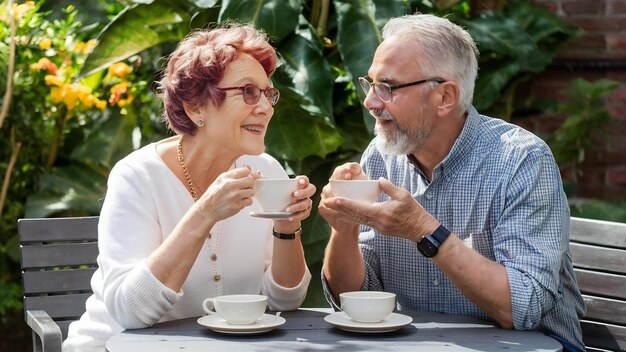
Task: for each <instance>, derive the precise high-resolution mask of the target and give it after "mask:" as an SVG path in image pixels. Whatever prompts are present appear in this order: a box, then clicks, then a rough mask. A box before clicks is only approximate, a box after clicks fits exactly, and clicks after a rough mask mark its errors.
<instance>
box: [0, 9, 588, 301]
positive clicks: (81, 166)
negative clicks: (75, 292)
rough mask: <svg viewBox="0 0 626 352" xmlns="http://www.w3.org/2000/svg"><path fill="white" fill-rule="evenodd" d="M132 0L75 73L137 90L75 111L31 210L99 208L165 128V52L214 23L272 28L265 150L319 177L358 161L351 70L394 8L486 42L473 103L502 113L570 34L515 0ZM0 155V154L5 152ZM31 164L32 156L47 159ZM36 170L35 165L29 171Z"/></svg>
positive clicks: (363, 68)
mask: <svg viewBox="0 0 626 352" xmlns="http://www.w3.org/2000/svg"><path fill="white" fill-rule="evenodd" d="M501 2H502V3H504V2H503V1H501ZM127 3H129V4H130V5H129V6H128V7H126V8H125V9H124V10H122V11H121V12H119V13H116V14H115V16H114V17H112V19H111V20H110V21H109V22H108V23H107V24H106V26H105V27H104V28H103V29H102V31H101V32H100V34H99V35H98V37H97V41H98V44H97V46H96V47H95V48H94V50H93V51H92V52H91V53H90V54H89V56H88V57H87V58H86V61H85V62H84V64H82V65H81V68H80V69H81V72H80V75H79V76H78V77H75V78H74V79H76V80H78V79H88V80H91V79H93V80H94V82H101V79H102V77H103V76H104V75H105V73H104V72H105V71H104V70H107V69H108V68H109V67H111V66H112V65H114V64H117V63H118V62H120V61H124V62H126V63H127V64H128V65H129V66H130V67H133V74H134V75H135V76H134V78H133V80H129V81H130V82H132V83H133V85H135V86H136V87H137V89H136V91H135V92H134V96H135V98H134V100H133V101H132V102H130V103H129V104H127V105H125V106H124V112H125V115H124V114H122V113H121V112H120V110H119V109H118V110H113V109H110V108H107V109H106V110H105V111H103V112H99V113H97V114H94V115H90V116H89V117H88V118H85V119H82V120H80V119H76V120H70V121H80V124H69V125H66V126H65V127H64V136H65V139H64V140H63V143H62V145H61V146H60V148H59V156H60V157H59V158H57V159H56V161H55V162H54V168H53V169H50V170H47V171H46V173H45V174H44V175H43V177H41V184H40V186H39V189H40V192H38V193H36V194H35V195H32V196H30V197H29V198H28V204H27V208H26V215H27V216H51V215H54V214H59V213H63V214H75V213H77V212H78V213H89V214H97V213H98V209H99V206H100V203H99V202H100V199H101V198H102V196H103V194H104V192H105V180H106V175H107V174H108V170H109V168H110V167H111V165H113V163H114V162H115V161H117V160H118V159H119V158H120V157H121V156H123V155H125V154H127V153H128V152H130V151H131V150H133V149H135V148H137V147H138V146H140V145H143V144H145V143H147V142H150V141H152V140H155V139H158V138H161V137H163V136H165V131H163V129H162V125H161V124H160V122H159V117H158V115H159V112H160V108H159V106H158V101H157V100H156V99H155V98H154V96H153V95H152V94H151V93H150V92H149V91H148V90H147V89H146V87H148V86H149V82H150V81H151V80H152V78H153V77H154V76H155V75H157V73H158V70H159V69H160V66H161V65H162V64H163V61H162V60H161V58H162V57H164V56H166V55H167V54H168V53H169V52H171V50H172V49H173V47H174V45H176V43H177V42H178V41H179V40H180V39H182V38H183V37H184V36H185V35H186V34H187V33H188V32H189V31H191V30H194V29H196V28H203V27H206V26H207V25H209V24H210V23H218V22H222V21H226V20H236V21H239V22H248V23H252V24H254V25H255V26H256V27H258V28H261V29H263V30H264V31H266V32H267V33H268V35H269V36H270V38H271V40H272V43H273V45H274V46H275V47H276V48H277V49H278V52H279V53H280V55H281V61H280V66H279V68H278V71H277V73H276V75H275V76H274V84H275V85H276V87H278V88H279V89H280V90H281V101H280V104H279V106H278V107H277V109H276V111H275V115H274V117H273V119H272V123H271V128H270V129H269V131H268V135H267V139H266V142H267V151H268V152H269V153H270V154H272V155H274V156H275V157H277V158H279V159H280V160H281V161H282V162H283V164H284V165H285V167H287V169H288V170H290V172H292V173H294V174H306V175H309V177H310V178H311V180H312V182H313V183H315V184H316V185H318V187H321V186H323V185H324V184H326V182H327V179H328V175H329V174H330V173H331V171H332V170H333V168H334V167H335V166H337V165H339V164H341V163H343V162H345V161H354V160H357V161H358V159H359V157H360V153H361V151H362V150H363V149H364V147H365V146H366V145H367V143H368V142H369V140H370V138H371V133H372V130H373V123H374V121H373V119H372V118H371V116H370V115H369V113H368V112H367V111H365V110H364V109H363V108H362V107H361V104H360V101H361V100H362V98H363V95H362V93H361V91H360V89H357V87H358V84H356V77H358V76H361V75H364V74H365V73H366V72H367V70H368V68H369V65H370V63H371V60H372V57H373V54H374V51H375V49H376V47H377V46H378V44H379V43H380V41H381V33H380V31H381V28H382V26H383V25H384V23H386V21H387V20H388V19H389V18H391V17H396V16H401V15H404V14H409V13H414V12H415V11H416V10H420V11H421V12H432V13H437V14H439V15H448V16H449V17H450V18H451V19H452V20H453V21H456V22H458V23H460V24H462V25H464V26H466V27H467V28H468V30H469V31H470V33H471V34H472V35H473V36H475V39H477V41H478V44H479V49H480V50H481V52H482V56H481V62H480V65H481V72H480V76H479V81H478V83H477V89H476V94H475V97H476V98H475V104H476V106H478V107H479V108H480V109H483V110H486V109H489V108H491V109H500V111H504V112H505V114H509V113H510V112H511V111H512V109H514V107H512V104H511V103H508V102H506V100H505V102H504V103H503V102H501V100H499V99H500V98H499V97H500V96H504V98H505V99H510V98H509V96H512V95H513V93H514V87H515V84H516V82H518V81H521V80H523V79H525V78H528V77H530V76H531V75H532V74H533V73H535V72H538V71H540V70H542V69H543V68H544V67H545V65H547V63H549V61H550V60H551V59H552V57H553V55H554V53H555V52H556V50H557V49H558V47H560V45H562V44H561V43H563V42H564V41H565V39H568V38H571V37H573V36H575V34H576V31H574V30H573V28H571V27H569V26H567V25H565V24H564V23H563V22H562V21H560V20H558V18H557V17H556V16H554V15H552V14H550V13H549V12H548V11H545V10H544V9H542V8H540V7H537V6H534V5H530V4H526V2H524V1H518V0H511V1H508V2H506V6H503V7H502V8H498V9H497V11H487V12H483V13H481V14H480V15H478V17H472V16H471V10H472V8H471V2H470V1H454V0H446V1H442V0H440V1H428V0H420V1H415V0H413V1H407V0H393V1H390V0H364V1H358V2H357V1H354V0H333V1H330V0H286V1H277V0H240V1H234V0H222V1H219V0H159V1H149V0H147V1H146V0H141V1H127ZM252 9H255V11H252ZM501 9H503V10H501ZM509 17H510V18H509ZM277 19H280V20H277ZM83 34H84V33H83ZM2 52H3V51H2V47H1V46H0V54H1V53H2ZM538 52H542V53H545V54H542V55H538V54H537V53H538ZM1 57H2V56H1V55H0V60H1ZM97 84H98V83H96V85H97ZM503 93H504V95H503ZM46 94H47V93H43V94H40V96H45V95H46ZM502 107H505V108H504V109H502ZM43 139H44V140H48V139H49V138H48V137H46V138H43ZM3 157H4V158H3V159H2V160H8V159H9V158H8V157H7V156H6V155H3ZM18 164H19V165H22V164H21V163H18ZM32 165H37V167H39V165H42V163H33V164H32ZM43 171H44V170H42V169H41V168H40V169H38V170H37V172H36V173H34V174H39V173H41V172H43ZM31 186H32V184H31ZM32 188H37V187H31V189H32ZM314 208H315V207H314ZM16 209H18V208H16ZM18 210H23V208H22V209H18ZM17 214H20V211H17V212H16V214H15V215H17ZM18 216H19V215H18ZM304 225H305V232H306V233H307V235H306V236H305V238H304V242H305V250H306V255H307V261H308V263H309V264H310V269H311V271H312V273H313V274H314V276H317V275H318V273H319V272H320V267H321V261H322V256H323V249H324V247H325V245H326V242H327V239H328V227H327V225H326V223H325V222H324V221H323V220H322V219H321V217H320V216H319V214H317V213H314V214H312V216H311V217H310V218H309V219H308V221H307V222H306V223H305V224H304ZM312 283H313V285H312V287H311V288H310V290H309V292H310V294H309V297H308V298H307V304H308V305H311V306H320V305H322V304H324V300H323V297H322V296H321V294H320V291H321V289H320V286H319V279H316V278H314V279H313V281H312Z"/></svg>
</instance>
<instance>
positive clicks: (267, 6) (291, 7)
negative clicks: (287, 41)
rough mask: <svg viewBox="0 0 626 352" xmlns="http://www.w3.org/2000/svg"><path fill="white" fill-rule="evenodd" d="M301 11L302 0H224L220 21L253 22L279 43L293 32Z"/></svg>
mask: <svg viewBox="0 0 626 352" xmlns="http://www.w3.org/2000/svg"><path fill="white" fill-rule="evenodd" d="M301 12H302V1H300V0H283V1H280V2H278V1H275V0H223V1H222V9H221V11H220V15H219V21H220V22H222V21H225V20H236V21H239V22H244V23H250V24H253V25H254V26H255V27H256V28H259V29H263V30H264V31H265V32H266V33H268V34H269V35H270V37H271V39H273V40H274V41H275V43H279V42H281V41H282V40H283V39H284V38H285V37H287V36H288V35H289V34H290V33H293V31H294V28H296V26H297V25H298V17H299V16H300V13H301Z"/></svg>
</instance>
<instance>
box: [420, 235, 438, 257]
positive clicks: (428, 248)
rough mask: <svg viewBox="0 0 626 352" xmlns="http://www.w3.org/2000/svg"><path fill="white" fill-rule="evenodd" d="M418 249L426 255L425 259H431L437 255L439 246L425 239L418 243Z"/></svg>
mask: <svg viewBox="0 0 626 352" xmlns="http://www.w3.org/2000/svg"><path fill="white" fill-rule="evenodd" d="M417 249H418V250H419V251H420V253H422V254H423V255H424V257H427V258H431V257H434V256H435V254H437V251H438V249H437V246H435V244H434V243H432V242H431V241H430V240H429V239H428V238H426V237H424V238H422V240H421V241H419V242H417Z"/></svg>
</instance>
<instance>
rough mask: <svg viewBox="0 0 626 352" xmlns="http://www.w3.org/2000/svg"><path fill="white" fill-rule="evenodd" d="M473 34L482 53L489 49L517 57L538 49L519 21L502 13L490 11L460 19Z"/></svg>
mask: <svg viewBox="0 0 626 352" xmlns="http://www.w3.org/2000/svg"><path fill="white" fill-rule="evenodd" d="M458 22H459V23H460V24H462V25H464V26H465V27H467V31H468V32H469V33H470V34H471V36H472V38H473V39H474V41H475V42H476V43H477V45H478V48H479V49H480V51H481V53H482V52H483V51H489V52H493V53H497V54H500V55H504V56H508V57H511V58H515V57H516V56H520V55H522V56H526V55H528V54H530V53H532V52H533V51H534V50H536V46H535V44H534V41H533V40H532V38H531V37H530V36H529V35H528V33H526V31H525V30H524V28H522V27H521V26H520V25H519V24H518V23H517V22H515V21H513V20H512V19H509V18H506V17H504V16H503V15H502V14H500V13H495V12H488V13H484V14H482V15H481V16H480V17H477V18H474V19H472V20H471V21H467V20H462V19H460V20H458Z"/></svg>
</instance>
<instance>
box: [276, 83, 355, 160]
mask: <svg viewBox="0 0 626 352" xmlns="http://www.w3.org/2000/svg"><path fill="white" fill-rule="evenodd" d="M274 84H275V86H276V87H277V88H278V89H279V90H280V92H281V100H280V102H279V103H278V105H277V106H276V110H275V111H274V117H272V121H271V122H270V126H269V129H268V131H267V136H266V143H267V151H268V153H270V154H271V155H273V156H275V157H277V158H279V159H284V160H302V159H304V158H305V157H307V156H309V155H318V156H320V157H325V156H326V155H328V154H329V153H332V152H334V151H335V150H337V148H339V146H341V144H342V142H343V138H342V137H341V135H340V134H339V132H338V130H337V129H336V128H335V127H334V126H333V125H332V122H331V121H330V120H328V119H327V118H326V117H325V116H324V115H323V114H322V113H321V111H320V110H319V108H317V107H316V106H314V105H310V104H309V103H308V101H307V100H306V99H305V98H304V97H302V96H301V95H300V94H299V92H297V91H296V90H294V89H293V88H292V87H291V84H290V82H289V78H288V76H286V75H285V74H284V73H281V72H280V71H278V72H277V73H276V75H275V76H274ZM283 98H284V99H283Z"/></svg>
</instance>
